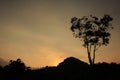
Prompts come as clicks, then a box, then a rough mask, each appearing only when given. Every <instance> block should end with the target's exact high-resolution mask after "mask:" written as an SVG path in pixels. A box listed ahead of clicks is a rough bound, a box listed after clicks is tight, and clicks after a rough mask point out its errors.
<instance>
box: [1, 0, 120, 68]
mask: <svg viewBox="0 0 120 80" xmlns="http://www.w3.org/2000/svg"><path fill="white" fill-rule="evenodd" d="M119 3H120V0H0V58H2V59H4V60H7V61H9V60H11V59H12V60H16V59H17V58H20V59H22V60H23V61H24V63H25V64H26V65H27V66H30V67H43V66H56V65H57V64H58V63H60V62H61V61H63V60H64V59H65V58H67V57H70V56H73V57H76V58H78V59H80V60H82V61H85V62H88V58H87V52H86V48H84V47H83V46H82V42H81V41H80V40H79V39H77V38H74V37H73V35H72V32H71V31H70V27H71V23H70V20H71V18H72V17H74V16H75V17H79V18H80V17H82V16H89V15H91V14H92V15H95V16H97V17H99V18H101V17H103V15H104V14H109V15H111V16H112V17H113V18H114V20H113V22H112V25H113V27H114V29H113V30H112V31H111V34H112V36H111V39H110V44H109V45H108V46H107V47H104V46H102V47H101V48H100V49H99V50H97V52H96V61H95V62H96V63H97V62H117V63H120V42H119V41H120V35H119V34H120V25H119V23H120V9H119V8H120V4H119Z"/></svg>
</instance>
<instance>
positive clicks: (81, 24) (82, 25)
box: [71, 15, 113, 64]
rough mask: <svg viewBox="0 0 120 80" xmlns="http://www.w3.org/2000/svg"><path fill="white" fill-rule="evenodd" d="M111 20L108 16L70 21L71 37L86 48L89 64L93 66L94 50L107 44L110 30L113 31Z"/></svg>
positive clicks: (74, 18)
mask: <svg viewBox="0 0 120 80" xmlns="http://www.w3.org/2000/svg"><path fill="white" fill-rule="evenodd" d="M112 20H113V18H112V17H111V16H110V15H104V16H103V17H102V18H100V19H99V18H98V17H96V16H92V15H90V16H88V17H86V16H84V17H82V18H76V17H73V18H72V19H71V23H72V26H71V31H72V32H73V36H74V37H75V38H79V39H80V40H81V41H83V46H84V47H86V48H87V52H88V58H89V62H90V64H94V60H95V52H96V50H97V49H98V48H99V47H101V46H102V45H106V46H107V45H108V44H109V39H110V35H111V34H110V29H113V27H112V25H111V24H110V22H111V21H112ZM91 50H93V59H92V58H91Z"/></svg>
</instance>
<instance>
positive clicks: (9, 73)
mask: <svg viewBox="0 0 120 80" xmlns="http://www.w3.org/2000/svg"><path fill="white" fill-rule="evenodd" d="M0 80H120V64H116V63H110V64H108V63H105V62H104V63H98V64H95V65H93V66H90V65H88V64H87V63H85V62H83V61H80V60H78V59H76V58H74V57H69V58H67V59H65V60H64V61H63V62H62V63H60V64H59V65H58V66H56V67H48V66H47V67H43V68H40V69H36V70H31V69H30V68H29V67H26V66H25V64H24V63H23V62H22V61H21V60H20V59H17V60H16V61H10V64H9V65H7V66H5V67H0Z"/></svg>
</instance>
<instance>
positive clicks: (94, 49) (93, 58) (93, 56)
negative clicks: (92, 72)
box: [92, 45, 96, 64]
mask: <svg viewBox="0 0 120 80" xmlns="http://www.w3.org/2000/svg"><path fill="white" fill-rule="evenodd" d="M95 52H96V45H94V51H93V61H92V63H93V64H94V62H95Z"/></svg>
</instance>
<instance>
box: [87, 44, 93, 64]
mask: <svg viewBox="0 0 120 80" xmlns="http://www.w3.org/2000/svg"><path fill="white" fill-rule="evenodd" d="M87 53H88V59H89V63H90V65H93V62H92V59H91V55H90V50H89V48H88V45H87Z"/></svg>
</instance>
